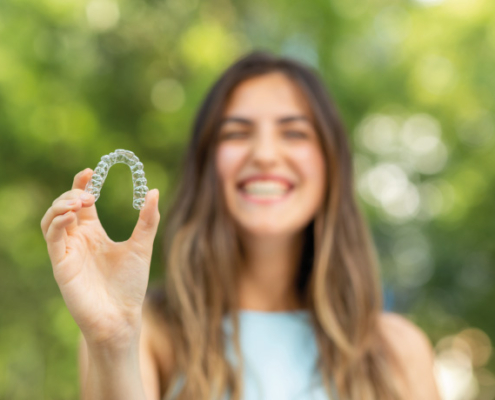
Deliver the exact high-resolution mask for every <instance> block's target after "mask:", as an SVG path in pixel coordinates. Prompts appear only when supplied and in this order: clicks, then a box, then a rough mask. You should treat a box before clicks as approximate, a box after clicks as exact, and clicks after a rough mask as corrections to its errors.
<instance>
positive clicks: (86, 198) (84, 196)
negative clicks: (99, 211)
mask: <svg viewBox="0 0 495 400" xmlns="http://www.w3.org/2000/svg"><path fill="white" fill-rule="evenodd" d="M79 198H80V199H81V200H89V199H90V198H91V195H90V194H89V193H85V192H83V193H81V195H80V196H79Z"/></svg>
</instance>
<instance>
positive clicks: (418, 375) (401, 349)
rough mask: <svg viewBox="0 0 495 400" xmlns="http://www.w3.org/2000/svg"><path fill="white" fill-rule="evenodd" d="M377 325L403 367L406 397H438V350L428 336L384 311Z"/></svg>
mask: <svg viewBox="0 0 495 400" xmlns="http://www.w3.org/2000/svg"><path fill="white" fill-rule="evenodd" d="M378 326H379V330H380V332H381V333H382V337H383V338H384V339H385V340H386V342H387V343H388V344H389V345H390V348H391V349H392V351H393V353H394V355H395V356H396V358H397V361H398V362H399V363H400V365H401V367H402V368H403V371H404V375H405V376H404V378H405V380H406V387H407V389H406V391H407V393H408V396H409V397H407V399H408V400H409V399H411V400H413V399H414V400H416V399H431V400H439V399H440V397H439V394H438V389H437V386H436V381H435V374H434V362H435V353H434V351H433V347H432V344H431V342H430V339H429V338H428V336H427V335H426V334H425V333H424V332H423V330H422V329H421V328H419V327H418V326H417V325H415V324H414V323H413V322H411V321H410V320H408V319H407V318H405V317H403V316H402V315H400V314H397V313H392V312H383V313H382V314H381V315H380V317H379V320H378Z"/></svg>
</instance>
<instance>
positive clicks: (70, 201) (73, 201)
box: [65, 200, 77, 207]
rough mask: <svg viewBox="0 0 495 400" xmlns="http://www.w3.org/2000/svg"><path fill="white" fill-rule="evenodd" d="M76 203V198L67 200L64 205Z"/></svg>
mask: <svg viewBox="0 0 495 400" xmlns="http://www.w3.org/2000/svg"><path fill="white" fill-rule="evenodd" d="M76 203H77V200H69V201H67V202H66V203H65V205H66V206H68V207H70V206H73V205H74V204H76Z"/></svg>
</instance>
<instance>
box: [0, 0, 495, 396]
mask: <svg viewBox="0 0 495 400" xmlns="http://www.w3.org/2000/svg"><path fill="white" fill-rule="evenodd" d="M254 48H257V49H258V48H264V49H270V50H272V51H274V52H276V53H278V54H284V55H287V56H290V57H294V58H297V59H299V60H302V61H304V62H306V63H308V64H310V65H312V66H314V67H315V68H317V69H318V70H319V71H320V73H321V75H322V76H323V78H324V81H325V82H326V84H327V85H328V87H329V89H330V91H331V93H332V95H333V97H334V98H335V99H336V101H337V103H338V104H339V107H340V109H341V112H342V114H343V116H344V119H345V121H346V124H347V126H348V129H349V133H350V135H351V139H352V143H353V147H354V151H355V162H356V188H357V192H358V194H359V196H360V199H361V201H362V206H363V207H364V209H365V212H366V215H367V216H368V218H369V220H370V222H371V224H372V229H373V234H374V237H375V240H376V244H377V246H378V250H379V254H380V258H381V261H382V267H383V279H384V284H385V289H386V298H387V307H388V308H390V309H393V310H395V311H398V312H401V313H405V314H407V315H408V316H409V317H410V318H411V319H412V320H414V321H415V322H416V323H417V324H418V325H419V326H421V327H422V328H423V329H424V330H425V331H426V332H427V333H428V335H429V336H430V338H431V339H432V342H433V344H436V345H437V352H438V360H439V362H438V374H439V379H441V380H442V382H450V383H448V385H453V384H454V383H453V382H454V381H455V382H457V386H456V387H455V389H452V391H451V392H447V391H444V396H445V398H448V399H464V398H466V399H474V398H478V399H493V398H495V392H494V387H495V378H494V376H493V372H494V371H495V363H494V361H493V358H490V357H489V355H490V353H491V343H490V339H489V337H491V338H494V337H495V318H493V309H492V305H493V304H494V303H495V288H494V282H495V274H494V269H493V264H494V261H495V242H494V240H493V239H492V237H493V236H494V234H495V223H494V222H493V221H492V214H493V210H494V209H495V179H494V175H495V161H494V159H495V158H494V157H493V154H492V153H493V150H494V144H495V142H494V115H493V109H494V97H493V93H494V91H495V74H494V73H493V71H494V61H495V51H494V50H495V3H493V2H491V1H489V0H445V1H443V2H442V1H439V0H422V1H419V0H418V1H403V2H399V1H385V0H359V1H357V0H346V1H338V0H328V1H320V0H315V1H312V2H300V3H297V2H287V1H282V0H274V1H271V2H269V3H267V2H262V1H260V0H250V1H241V0H235V1H229V0H211V1H207V2H199V1H198V0H165V1H158V0H147V1H144V0H133V1H130V0H121V1H119V2H116V1H113V0H90V1H86V0H73V1H62V0H37V1H34V0H3V1H2V2H0V273H1V275H0V309H1V312H0V399H16V400H23V399H33V398H35V399H41V398H43V399H53V400H59V399H60V400H62V399H76V398H77V390H78V388H77V385H76V382H77V368H76V345H77V335H78V328H77V326H76V325H75V323H74V322H73V320H72V318H71V316H70V314H69V313H68V311H67V310H66V308H65V305H64V302H63V300H62V297H61V295H60V293H59V291H58V288H57V286H56V283H55V281H54V279H53V275H52V272H51V267H50V263H49V259H48V255H47V252H46V246H45V243H44V240H43V237H42V235H41V232H40V227H39V223H40V221H41V218H42V216H43V214H44V212H45V211H46V210H47V209H48V207H50V205H51V203H52V201H53V200H54V199H55V198H56V197H58V196H59V195H60V194H62V193H63V192H65V191H67V190H69V189H70V187H71V184H72V179H73V176H74V175H75V174H76V173H77V172H78V171H80V170H82V169H84V168H86V167H91V168H94V167H95V166H96V163H97V162H98V161H99V158H100V157H101V156H102V155H104V154H108V153H110V152H111V151H113V150H115V149H117V148H125V149H130V150H132V151H134V152H135V153H136V155H138V157H139V158H140V159H141V160H142V161H143V163H144V165H145V170H146V176H147V178H148V182H149V186H150V188H154V187H157V188H158V189H160V192H161V202H162V204H161V209H162V213H163V212H164V211H165V209H166V207H167V204H168V203H167V201H168V198H167V197H168V196H167V194H168V193H170V192H171V191H172V190H173V188H174V184H175V179H176V177H177V174H178V172H179V171H178V168H179V162H180V160H181V157H182V154H183V149H184V146H185V143H186V142H187V140H188V137H189V132H190V126H191V123H192V119H193V118H194V114H195V111H196V109H197V107H198V105H199V104H200V102H201V100H202V98H203V96H204V94H205V92H206V91H207V89H208V88H209V86H210V85H211V84H212V83H213V82H214V80H215V79H216V77H217V76H218V75H219V74H220V73H221V72H222V71H223V69H225V68H226V67H227V66H228V65H229V64H230V63H231V62H233V61H234V60H236V59H237V58H238V57H239V56H241V55H242V54H244V53H245V52H247V51H249V50H251V49H254ZM103 192H104V194H103V195H102V196H101V198H100V199H99V200H98V212H99V215H100V217H101V220H102V222H103V225H104V226H105V228H106V229H107V231H108V233H109V235H110V237H111V238H112V239H114V240H125V239H126V238H128V236H129V235H130V233H131V232H132V228H133V226H134V224H135V222H136V220H137V211H135V210H133V209H132V200H131V199H132V195H131V193H132V183H131V180H130V177H129V173H128V171H127V170H126V167H124V166H122V167H115V170H112V173H111V174H110V175H109V177H108V179H107V183H106V184H105V188H104V189H103ZM160 238H161V236H159V237H158V238H157V240H156V242H155V243H156V248H155V255H156V256H155V257H154V260H153V266H152V276H151V279H152V280H154V279H158V278H159V277H160V276H161V274H162V270H161V254H160ZM467 328H470V329H471V330H466V329H467ZM459 343H461V344H459ZM480 354H481V355H480ZM483 354H484V355H485V356H483ZM449 357H450V358H449ZM463 357H464V358H463ZM466 360H467V361H466ZM463 362H464V364H463ZM452 365H454V367H452ZM448 366H450V367H448ZM449 368H450V370H449ZM455 368H457V369H455ZM456 371H464V372H463V374H460V375H459V374H458V375H455V374H456V373H457V372H456ZM466 371H467V372H466ZM471 371H474V372H473V373H471ZM449 374H450V375H449ZM473 374H474V375H473ZM453 376H457V379H454V380H452V379H453V378H452V377H453ZM460 377H462V379H464V381H463V380H462V379H461V378H460ZM445 390H447V389H445ZM456 393H457V394H456ZM462 393H463V394H462ZM449 396H450V397H449ZM456 396H457V397H456ZM463 396H464V397H463Z"/></svg>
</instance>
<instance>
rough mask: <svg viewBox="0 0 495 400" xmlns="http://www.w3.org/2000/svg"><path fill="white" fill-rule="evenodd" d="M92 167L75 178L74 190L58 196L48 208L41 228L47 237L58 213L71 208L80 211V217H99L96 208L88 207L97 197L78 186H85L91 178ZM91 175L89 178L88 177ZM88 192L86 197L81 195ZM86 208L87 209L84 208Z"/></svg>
mask: <svg viewBox="0 0 495 400" xmlns="http://www.w3.org/2000/svg"><path fill="white" fill-rule="evenodd" d="M90 171H91V169H89V168H86V169H85V170H84V171H81V172H79V173H78V174H77V175H76V176H75V178H74V183H73V185H72V186H73V188H74V187H75V188H74V189H72V190H69V191H68V192H65V193H63V194H62V195H61V196H59V197H58V198H56V199H55V200H54V201H53V203H52V206H51V207H50V208H49V209H48V210H47V212H46V213H45V215H44V216H43V219H42V220H41V230H42V231H43V235H44V236H45V238H46V233H47V231H48V228H49V227H50V224H51V222H52V221H53V219H54V218H55V217H57V216H58V215H61V214H64V213H66V212H67V211H69V210H72V211H75V212H78V217H79V219H81V218H97V216H96V209H94V210H91V209H88V208H89V207H91V206H92V205H93V204H94V202H95V197H94V196H93V195H92V194H89V193H86V192H84V190H82V189H80V188H77V187H78V186H79V187H81V186H82V187H83V188H84V185H85V181H87V180H88V179H91V174H90V173H89V172H90ZM88 176H89V178H88ZM84 194H86V195H87V197H86V198H82V197H80V196H81V195H84ZM69 200H75V202H74V204H72V205H71V204H68V203H67V201H69ZM84 208H86V209H84ZM74 226H75V225H74V224H73V225H69V226H68V227H67V228H71V227H74Z"/></svg>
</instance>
